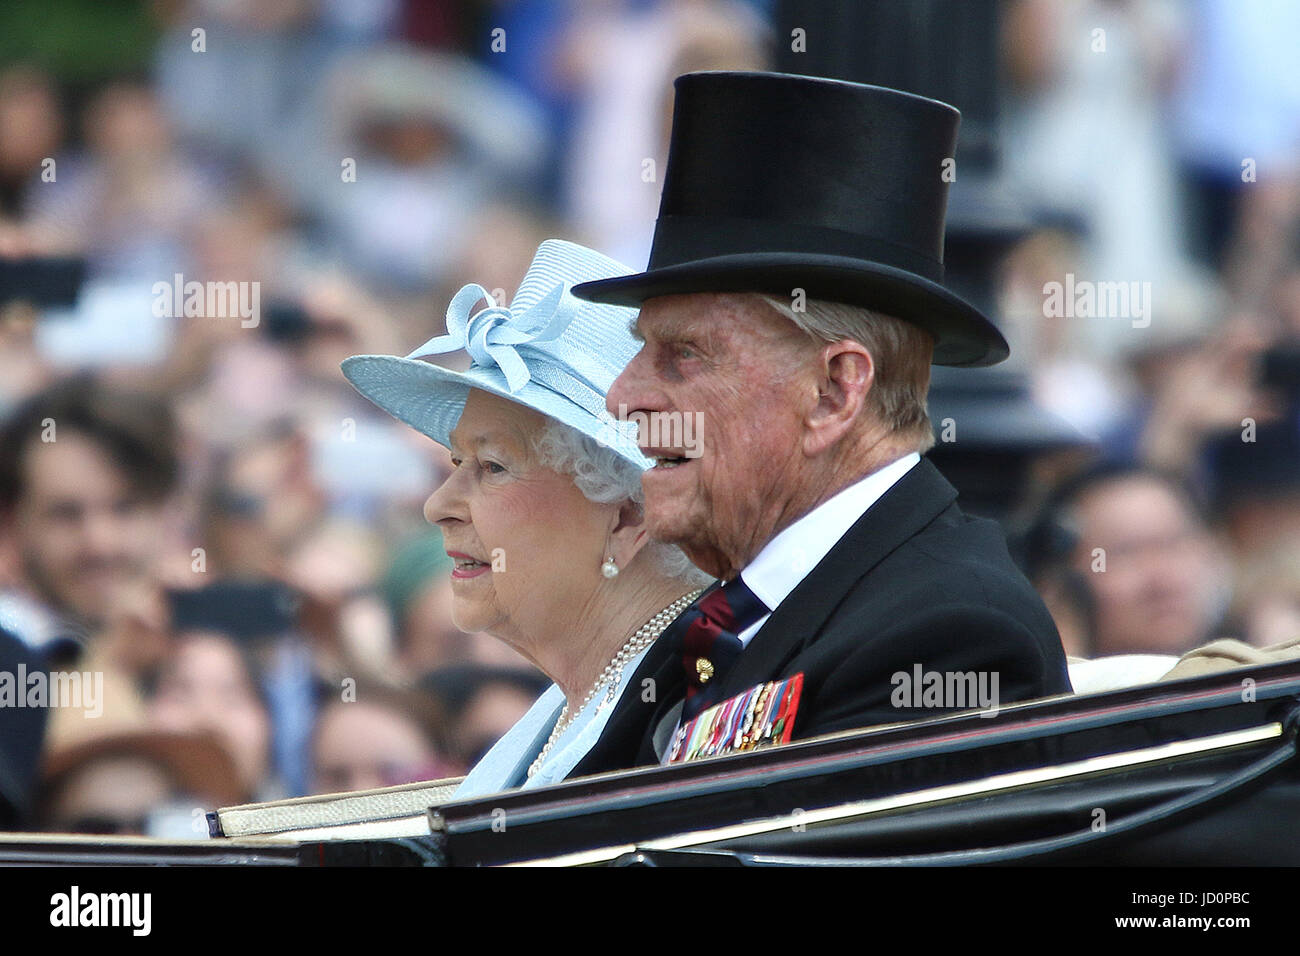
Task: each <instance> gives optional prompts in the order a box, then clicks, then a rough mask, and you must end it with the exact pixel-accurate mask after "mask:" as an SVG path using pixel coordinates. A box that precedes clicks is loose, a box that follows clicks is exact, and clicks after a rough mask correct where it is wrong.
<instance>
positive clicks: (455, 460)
mask: <svg viewBox="0 0 1300 956" xmlns="http://www.w3.org/2000/svg"><path fill="white" fill-rule="evenodd" d="M462 461H463V459H460V458H455V457H453V458H452V459H451V467H453V468H459V467H460V466H461V463H462Z"/></svg>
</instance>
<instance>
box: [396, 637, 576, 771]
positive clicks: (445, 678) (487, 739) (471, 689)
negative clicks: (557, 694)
mask: <svg viewBox="0 0 1300 956" xmlns="http://www.w3.org/2000/svg"><path fill="white" fill-rule="evenodd" d="M419 683H420V687H421V688H422V689H424V690H426V691H428V692H429V693H431V694H432V695H433V696H434V697H435V698H437V699H438V700H439V701H441V703H442V707H443V710H444V713H445V715H446V720H447V741H448V746H449V748H450V750H451V752H452V754H454V755H455V756H456V757H457V758H459V759H460V761H461V762H462V763H463V764H464V766H466V767H473V766H474V765H475V764H477V763H478V762H479V761H480V760H482V759H483V757H484V755H485V754H487V752H488V751H489V750H491V749H492V747H493V745H494V744H495V743H496V742H497V741H498V740H500V739H501V738H502V737H504V736H505V735H506V733H507V732H508V731H509V730H510V728H511V727H513V726H514V725H515V724H517V723H518V722H519V720H520V719H521V718H522V717H523V716H524V714H526V713H528V710H529V708H530V707H532V706H533V704H534V703H535V702H536V700H537V698H538V697H539V696H540V695H541V694H542V693H543V692H545V690H546V689H547V688H548V687H549V686H550V684H551V682H550V680H549V679H548V678H547V677H546V676H545V675H544V674H542V673H541V672H540V671H538V670H537V669H535V668H531V667H520V666H518V665H501V664H482V663H467V664H453V665H452V666H450V667H440V668H438V669H437V670H434V671H430V672H429V673H427V674H425V675H424V676H423V677H421V678H420V682H419Z"/></svg>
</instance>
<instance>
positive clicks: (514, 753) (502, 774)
mask: <svg viewBox="0 0 1300 956" xmlns="http://www.w3.org/2000/svg"><path fill="white" fill-rule="evenodd" d="M648 650H649V648H646V650H644V651H642V652H641V653H640V654H638V655H637V656H636V657H634V658H632V659H631V660H630V661H628V662H627V665H626V666H624V668H623V673H622V674H621V675H620V676H619V682H618V687H617V690H616V691H615V696H614V699H613V700H612V701H609V700H608V697H609V695H608V688H606V690H605V691H602V692H601V693H600V694H599V695H598V696H597V697H596V699H595V700H592V701H590V702H589V703H588V704H587V706H586V707H585V708H583V710H582V713H580V714H579V715H578V716H577V717H576V718H574V720H573V722H572V723H571V724H569V726H568V727H567V728H565V731H564V733H562V734H561V735H560V738H559V739H558V740H556V741H555V744H554V746H552V747H551V752H550V753H548V754H547V755H546V760H545V762H544V763H543V764H542V765H541V767H539V768H538V770H537V773H535V774H534V775H533V776H532V777H529V776H528V768H529V767H530V766H531V765H532V762H533V761H534V760H536V759H537V755H538V754H539V753H541V752H542V748H543V747H544V746H546V740H547V738H548V737H550V736H551V731H552V730H553V729H554V728H555V722H556V721H557V720H559V718H560V711H561V710H562V709H563V707H564V692H563V691H562V690H560V688H559V686H558V685H556V684H552V685H551V686H550V687H549V688H547V690H546V692H545V693H543V694H542V696H541V697H539V698H538V699H537V703H535V704H533V706H532V707H530V708H529V710H528V712H527V713H526V714H524V716H523V717H521V718H519V722H518V723H516V724H515V725H514V726H513V727H511V728H510V729H509V730H508V731H506V733H505V736H503V737H502V738H501V739H500V740H498V741H497V742H496V744H495V745H494V746H493V747H492V749H491V750H489V751H488V752H487V753H486V754H484V755H483V759H482V760H480V761H479V762H478V763H477V764H475V765H474V768H473V769H472V770H470V772H469V774H468V775H467V776H466V777H465V779H464V780H462V781H461V784H460V786H459V787H457V788H456V793H455V796H454V799H456V800H468V799H473V798H477V797H482V796H485V795H487V794H490V793H500V792H501V791H502V790H510V789H513V788H515V787H522V788H524V789H528V788H531V787H544V786H547V785H548V784H552V783H559V782H560V781H561V780H563V779H564V778H565V777H567V776H568V775H569V773H570V772H572V770H573V768H574V767H576V766H577V765H578V762H579V761H581V760H582V758H583V757H585V756H586V755H587V753H588V752H589V751H590V750H591V748H592V747H593V746H595V743H596V741H597V740H599V739H600V735H601V734H602V733H604V731H605V724H606V723H608V722H609V717H610V714H612V713H613V712H614V707H615V706H616V705H617V704H618V701H619V700H620V699H622V697H623V694H624V693H625V692H627V688H628V684H629V682H630V681H631V680H632V675H633V674H635V673H636V669H637V666H638V665H639V664H640V663H641V658H643V657H644V656H645V655H646V651H648ZM633 692H634V693H635V692H637V691H636V690H635V689H634V691H633Z"/></svg>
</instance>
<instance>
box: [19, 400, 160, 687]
mask: <svg viewBox="0 0 1300 956" xmlns="http://www.w3.org/2000/svg"><path fill="white" fill-rule="evenodd" d="M179 471H180V459H179V454H178V450H177V448H176V446H175V425H174V422H173V419H172V415H171V412H170V409H169V408H168V406H167V404H166V403H165V402H164V401H161V400H159V399H156V398H152V397H148V396H145V395H142V394H137V393H132V392H128V391H124V390H121V389H118V388H112V387H108V386H104V385H101V384H99V383H97V382H96V380H94V379H93V378H90V377H86V376H72V377H69V378H66V379H63V380H61V381H59V382H57V383H56V384H54V385H52V386H51V387H49V388H47V389H45V390H43V391H41V392H38V393H37V394H35V395H33V396H31V397H30V398H28V399H27V400H26V401H25V402H24V403H23V404H21V405H20V406H19V407H18V408H16V409H14V410H13V411H12V412H11V413H10V414H9V416H8V417H7V418H6V419H5V421H4V422H3V424H2V425H0V540H3V541H4V545H5V547H6V548H7V549H8V550H9V551H10V552H11V553H12V555H13V565H14V567H13V570H12V572H11V574H12V578H13V579H12V580H11V581H9V582H5V584H6V585H7V586H6V587H5V588H4V590H3V593H0V623H3V621H4V620H6V619H9V620H11V621H17V622H20V623H19V624H18V625H17V627H16V628H15V630H16V633H17V634H18V636H19V637H22V638H23V639H24V640H26V641H27V642H28V643H31V644H36V645H40V644H44V643H46V642H48V641H51V640H58V639H62V638H68V637H70V638H74V639H76V640H78V641H81V642H83V643H84V642H86V641H88V640H90V639H91V637H92V636H93V635H97V634H102V635H103V637H102V640H100V641H99V642H98V643H99V644H101V645H104V646H102V647H100V648H99V649H100V650H103V651H104V652H105V656H107V657H109V658H112V659H114V660H116V661H118V663H120V664H121V665H122V666H124V667H126V668H127V669H128V670H131V669H134V668H135V667H136V666H137V665H138V664H140V663H141V660H140V658H141V657H145V658H147V657H149V656H150V650H149V648H148V647H145V646H142V645H139V644H133V643H132V642H131V641H129V640H124V641H119V642H114V641H113V640H112V638H113V636H114V635H121V634H124V633H125V632H124V631H123V630H122V629H120V628H114V627H113V626H112V625H113V624H114V623H115V622H117V620H118V619H119V618H120V617H121V616H122V614H123V612H124V605H128V604H130V603H131V600H132V595H133V594H135V593H136V591H137V590H138V585H139V584H140V582H141V581H142V580H143V579H144V578H146V577H147V574H148V572H149V570H150V567H151V564H152V563H153V562H154V561H155V560H156V559H157V558H158V552H159V548H160V544H161V542H162V540H163V539H164V534H163V530H164V523H165V522H164V518H165V508H166V505H167V503H168V501H169V499H170V497H171V495H172V493H173V491H174V490H175V488H176V484H177V479H178V475H179ZM6 615H8V618H6ZM6 626H8V625H6ZM110 644H111V645H113V646H111V647H110V646H108V645H110ZM118 644H120V645H122V646H117V645H118Z"/></svg>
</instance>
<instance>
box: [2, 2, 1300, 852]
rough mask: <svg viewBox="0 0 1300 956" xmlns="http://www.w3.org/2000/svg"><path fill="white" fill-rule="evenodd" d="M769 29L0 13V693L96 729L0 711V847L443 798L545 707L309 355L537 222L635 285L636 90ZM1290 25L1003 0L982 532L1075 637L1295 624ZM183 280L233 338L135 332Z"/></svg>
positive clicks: (734, 22) (742, 11) (1267, 631)
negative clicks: (328, 806)
mask: <svg viewBox="0 0 1300 956" xmlns="http://www.w3.org/2000/svg"><path fill="white" fill-rule="evenodd" d="M781 6H782V5H781V4H780V3H778V2H776V0H582V2H578V0H135V2H132V0H120V2H117V3H112V4H105V3H100V2H97V0H44V2H41V3H36V2H26V0H11V2H9V3H7V4H5V5H4V6H3V7H2V8H0V267H4V268H5V269H6V270H7V271H4V272H2V273H0V671H3V670H9V671H12V670H13V669H14V668H15V667H17V665H18V664H19V663H25V666H27V667H28V668H29V669H36V668H38V667H44V668H46V669H61V670H76V671H80V672H85V673H102V674H103V691H102V705H103V706H102V714H100V715H99V716H95V717H90V716H87V715H85V714H84V713H83V712H81V711H79V710H76V709H57V708H51V709H48V710H47V711H46V712H45V713H43V714H34V713H32V712H30V711H21V712H20V711H19V710H13V711H0V723H3V725H4V726H5V727H6V728H17V727H18V726H19V722H20V721H29V722H31V721H35V722H42V721H43V723H44V728H43V738H42V737H41V736H39V735H38V736H35V737H25V736H23V735H21V734H17V733H15V734H12V735H10V734H8V732H7V731H6V733H5V736H6V737H7V742H6V744H5V746H6V747H9V748H10V749H11V750H12V751H14V752H12V753H9V752H6V753H0V810H4V811H6V812H5V813H0V827H4V826H18V825H22V826H27V827H29V828H48V829H53V830H62V831H68V830H72V831H84V832H137V833H138V832H150V833H156V834H162V835H176V836H193V835H195V834H196V832H200V831H201V832H206V831H205V830H204V828H203V827H202V825H201V823H202V821H201V817H200V816H196V815H195V808H196V807H204V806H206V807H209V808H210V807H212V806H217V805H228V804H232V803H239V802H245V801H248V800H264V799H274V798H278V797H287V796H297V795H302V794H308V793H323V792H333V791H338V790H349V789H358V788H366V787H379V786H386V785H394V784H400V783H406V782H412V781H417V780H427V779H433V778H437V777H446V776H455V775H458V774H460V773H463V772H464V771H465V769H466V768H468V767H469V766H471V765H472V764H473V763H474V762H475V761H476V760H477V758H478V757H479V756H480V755H481V754H482V753H483V752H484V751H485V750H486V749H487V748H488V747H489V746H491V744H492V743H493V742H494V741H495V740H496V739H497V738H498V737H499V736H500V735H501V733H503V732H504V731H505V730H506V729H507V728H508V727H510V726H511V725H512V724H513V723H514V722H515V721H516V720H517V719H518V718H519V717H520V716H521V715H522V714H523V713H524V711H525V710H526V709H527V708H528V706H529V705H530V704H531V703H532V701H533V700H534V699H535V698H536V696H537V695H538V693H540V691H541V690H542V689H543V688H544V687H545V686H547V684H548V683H549V681H547V680H546V679H545V678H544V677H543V676H542V675H540V674H539V673H538V672H537V671H536V670H535V669H533V668H532V667H531V665H529V663H528V662H527V661H525V660H523V659H522V658H520V657H518V656H517V655H515V654H514V652H513V651H510V650H509V649H507V648H505V646H504V645H501V644H500V643H498V642H496V641H494V640H492V639H491V638H488V637H487V636H486V635H482V634H463V633H461V632H460V631H458V630H457V629H456V628H455V626H454V624H453V623H452V620H451V614H450V581H449V578H448V572H449V569H450V564H451V562H450V559H449V558H447V556H446V555H445V553H444V552H443V551H442V546H441V540H440V536H439V533H438V531H437V529H436V528H433V527H431V526H429V525H428V524H427V523H426V522H425V521H424V520H423V518H422V514H421V508H422V505H423V502H424V500H425V498H426V497H427V496H428V494H429V493H430V492H431V491H432V490H433V488H435V487H436V486H437V485H438V484H439V483H440V482H441V480H442V479H443V477H444V476H445V475H446V474H447V473H448V468H449V464H448V462H447V459H446V455H445V452H444V451H443V450H442V449H441V448H440V447H439V446H437V445H436V444H435V443H434V442H432V441H431V440H428V439H426V438H424V437H422V436H420V435H418V434H416V433H415V432H413V431H412V430H411V429H409V428H406V427H404V426H401V425H399V424H398V423H396V422H394V421H392V420H391V419H388V418H387V417H386V416H384V415H383V414H382V413H381V412H379V411H377V410H376V409H375V408H374V407H373V406H371V405H370V404H369V403H367V402H366V401H364V400H363V399H361V398H360V397H359V396H358V395H357V394H356V393H355V392H354V391H353V390H352V389H351V387H350V386H348V384H347V383H346V382H345V381H344V379H343V378H342V376H341V374H340V372H339V362H340V361H341V360H342V359H343V358H345V357H346V356H349V355H353V354H358V353H387V354H405V353H406V352H408V351H410V350H411V349H413V348H414V347H415V346H417V345H418V344H420V343H421V342H424V341H426V340H427V339H429V338H430V337H432V336H434V335H436V334H438V333H440V332H442V331H443V311H444V310H445V307H446V303H447V301H448V300H449V298H450V296H451V294H452V293H453V292H454V291H455V290H456V289H457V288H459V287H460V285H462V284H463V283H465V282H470V281H473V282H479V283H481V284H483V285H484V286H486V287H487V288H489V289H496V290H500V291H499V297H504V298H505V299H507V300H508V298H509V296H510V291H511V289H512V287H513V283H516V282H517V281H518V280H519V278H520V277H521V276H522V275H523V272H524V270H525V268H526V267H527V265H528V262H529V260H530V258H531V256H532V253H533V251H534V249H535V248H536V246H537V245H538V243H539V242H540V241H541V240H542V239H545V238H547V237H550V236H558V237H563V238H568V239H572V240H574V241H577V242H581V243H583V244H586V245H589V246H591V247H593V248H596V249H599V250H601V251H602V252H605V253H607V254H609V255H611V256H614V257H615V258H618V259H620V260H622V261H624V262H625V263H627V264H628V265H629V266H630V267H633V268H639V267H641V266H643V265H644V264H645V261H646V257H647V255H648V252H649V239H650V235H651V232H652V228H653V223H654V218H655V213H656V209H657V205H658V198H659V190H660V187H661V183H660V182H659V178H658V175H657V171H658V170H661V169H662V168H663V165H664V160H665V158H666V156H665V152H666V144H667V138H668V121H669V118H670V116H671V108H672V86H671V79H672V77H674V76H675V75H677V74H680V73H683V72H688V71H692V70H700V69H763V68H766V67H768V66H770V64H771V63H772V62H773V56H772V51H773V49H774V45H775V44H788V43H789V42H790V41H789V37H788V36H786V35H785V34H784V32H782V31H783V29H784V28H783V27H782V28H780V29H778V20H779V14H780V9H781ZM782 22H783V21H782ZM1097 30H1101V31H1102V33H1101V37H1102V48H1101V49H1100V50H1099V49H1097V43H1098V39H1097V38H1098V34H1097V32H1096V31H1097ZM823 40H824V41H825V42H827V43H830V42H842V40H841V38H819V37H814V38H810V39H809V42H810V43H813V42H822V41H823ZM1298 41H1300V5H1297V4H1294V3H1286V2H1276V3H1274V2H1270V0H1244V2H1240V3H1238V2H1233V0H1199V2H1192V3H1169V2H1164V0H1113V2H1111V0H1106V2H1103V0H1065V2H1055V0H1052V2H1048V0H1009V2H1007V3H1005V4H1004V6H1003V18H1002V63H1001V65H1000V70H1001V73H1002V75H1003V76H1004V84H1003V86H1004V91H1003V96H1002V116H1001V124H1000V125H1001V134H1002V135H1001V143H1002V146H1001V162H1002V166H1003V173H1004V175H1005V178H1006V180H1007V182H1008V183H1010V184H1011V186H1012V187H1014V188H1015V189H1016V190H1017V191H1018V193H1019V195H1020V198H1021V199H1022V200H1023V202H1024V203H1025V205H1026V207H1027V208H1031V209H1033V210H1035V215H1036V219H1035V226H1034V228H1032V229H1030V230H1026V232H1025V234H1024V235H1022V236H1020V237H1019V238H1018V241H1017V242H1016V243H1015V244H1014V245H1013V246H1012V247H1011V248H1010V251H1009V252H1008V254H1007V255H1006V256H1005V257H1003V259H1002V261H1001V263H1000V264H999V266H998V271H997V274H996V277H995V284H996V293H997V303H998V308H997V315H998V316H999V317H1000V319H1001V321H1002V322H1003V325H1004V327H1005V328H1006V329H1007V332H1008V338H1009V339H1010V340H1011V341H1012V345H1013V350H1014V351H1015V354H1016V358H1015V360H1014V361H1015V362H1016V363H1017V364H1018V368H1019V369H1020V372H1021V374H1022V375H1023V377H1024V379H1025V381H1026V382H1027V386H1026V388H1027V400H1028V401H1030V402H1032V403H1033V406H1034V408H1035V409H1036V413H1037V414H1039V415H1040V416H1050V417H1051V420H1052V421H1054V422H1056V423H1058V425H1059V427H1060V428H1061V429H1062V432H1063V433H1064V434H1068V435H1069V436H1070V439H1069V440H1068V441H1060V442H1056V443H1055V444H1054V445H1053V446H1052V447H1051V448H1050V449H1048V450H1045V451H1041V452H1035V454H1034V455H1033V456H1032V459H1033V460H1032V461H1031V466H1032V467H1031V470H1030V478H1031V480H1029V481H1027V482H1026V483H1025V485H1024V487H1023V488H1022V489H1019V490H1018V491H1017V494H1016V497H1015V500H1013V501H1011V502H1009V503H1007V505H1006V507H1005V508H1003V509H1002V513H1000V514H998V517H1000V518H1001V519H1003V520H1004V521H1005V523H1006V526H1007V529H1008V532H1009V533H1010V534H1011V536H1012V540H1013V543H1014V544H1015V549H1016V554H1017V556H1018V558H1020V560H1021V561H1022V564H1023V566H1024V568H1025V570H1026V573H1027V574H1028V575H1029V576H1030V579H1031V580H1032V581H1033V583H1034V584H1035V586H1036V587H1038V588H1039V590H1040V593H1041V594H1042V595H1043V597H1044V599H1045V600H1046V601H1047V603H1048V605H1049V607H1050V609H1051V610H1052V612H1053V614H1054V616H1055V617H1056V620H1057V624H1058V628H1059V629H1060V632H1061V635H1062V638H1063V639H1064V640H1065V642H1066V649H1067V651H1068V652H1069V653H1070V654H1072V655H1074V656H1078V657H1096V656H1101V655H1111V654H1125V653H1147V652H1150V653H1166V654H1181V653H1183V652H1185V651H1186V650H1189V649H1190V648H1192V647H1195V646H1197V645H1200V644H1204V643H1205V642H1207V641H1209V640H1211V639H1214V638H1216V637H1233V638H1237V639H1239V640H1241V641H1243V642H1245V643H1248V644H1252V645H1257V646H1264V645H1267V644H1271V643H1276V642H1278V641H1283V640H1288V639H1292V638H1295V637H1297V636H1300V344H1298V343H1300V67H1297V66H1296V64H1295V58H1294V51H1295V49H1296V48H1297V42H1298ZM959 157H960V151H959ZM69 262H71V263H76V264H77V265H76V268H75V269H73V270H72V273H67V272H66V271H65V272H59V271H58V270H57V269H48V270H46V271H45V272H40V273H39V275H38V274H37V272H36V271H33V270H35V269H36V266H34V265H32V264H33V263H35V264H41V263H45V264H50V263H54V264H57V263H69ZM23 264H27V266H30V268H29V269H28V271H27V272H22V271H21V268H20V267H22V266H23ZM69 274H75V278H68V275H69ZM1067 274H1073V275H1074V276H1076V277H1078V278H1080V279H1086V280H1092V281H1100V282H1139V283H1141V282H1147V283H1150V288H1151V296H1150V314H1149V317H1148V318H1149V321H1145V324H1144V322H1142V321H1135V320H1134V321H1130V318H1128V317H1118V318H1116V317H1109V318H1088V317H1079V316H1073V315H1072V316H1070V317H1064V316H1049V315H1046V314H1045V310H1044V304H1043V303H1044V286H1045V285H1046V284H1048V283H1051V282H1061V281H1064V277H1065V276H1066V275H1067ZM61 276H62V278H60V277H61ZM34 277H35V278H34ZM182 277H183V278H182ZM38 280H39V281H38ZM190 281H198V282H210V281H211V282H222V283H248V284H253V283H255V284H256V287H257V290H258V299H257V301H258V303H259V311H258V314H257V316H256V319H257V321H255V322H249V321H247V318H246V317H245V319H244V320H242V321H241V317H240V316H237V315H233V316H232V315H223V316H216V315H209V314H195V315H185V314H181V315H172V314H170V313H168V314H162V315H160V314H159V311H160V310H159V309H158V308H157V307H156V306H157V301H158V293H157V292H156V291H155V289H156V286H157V285H158V284H159V283H162V284H164V285H165V286H167V287H169V288H170V287H172V285H173V283H174V284H175V285H177V286H182V287H183V285H184V283H186V282H190ZM69 284H71V285H73V286H75V287H76V289H75V291H76V294H75V296H74V295H69V294H66V293H67V286H68V285H69ZM37 287H39V289H40V290H43V291H39V292H33V291H32V290H33V289H35V288H37ZM15 289H18V290H19V292H22V293H23V294H18V293H16V292H14V290H15ZM46 293H48V294H46ZM167 294H168V295H170V294H171V293H170V292H169V293H167ZM178 298H179V295H178ZM164 311H165V310H164ZM181 311H182V312H183V311H184V310H181ZM200 312H201V310H200ZM939 424H940V423H939V422H938V421H936V427H938V426H939ZM1026 427H1028V426H1026ZM47 433H48V434H47ZM34 436H37V437H34ZM1003 437H1006V436H1005V435H1004V436H1003ZM1010 437H1012V438H1015V434H1014V432H1013V433H1011V436H1010ZM51 439H53V440H51ZM958 443H960V435H959V436H958ZM1031 444H1032V443H1030V442H1029V441H1028V438H1026V447H1029V446H1030V445H1031ZM940 447H942V438H941V442H940ZM959 486H960V485H959ZM26 739H35V740H41V741H42V742H41V743H40V744H39V746H38V747H36V748H34V749H33V748H30V747H29V748H28V749H27V750H26V751H23V750H22V748H21V746H20V741H21V740H26ZM5 765H7V766H8V768H9V769H8V770H6V769H5ZM6 788H7V789H6ZM6 801H7V803H6Z"/></svg>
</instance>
